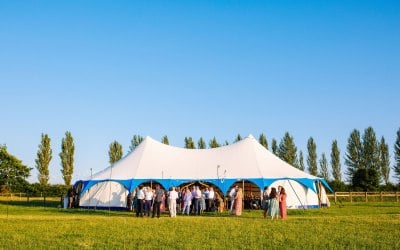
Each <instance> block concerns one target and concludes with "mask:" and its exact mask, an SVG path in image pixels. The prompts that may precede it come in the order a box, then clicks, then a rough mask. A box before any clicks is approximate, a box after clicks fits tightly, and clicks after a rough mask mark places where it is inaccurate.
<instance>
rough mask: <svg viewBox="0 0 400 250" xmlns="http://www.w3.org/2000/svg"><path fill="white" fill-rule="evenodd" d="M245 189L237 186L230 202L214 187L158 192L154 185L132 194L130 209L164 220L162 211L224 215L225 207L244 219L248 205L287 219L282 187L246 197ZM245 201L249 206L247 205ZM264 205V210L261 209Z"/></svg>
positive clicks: (272, 215)
mask: <svg viewBox="0 0 400 250" xmlns="http://www.w3.org/2000/svg"><path fill="white" fill-rule="evenodd" d="M243 195H244V194H243V189H242V188H241V187H239V186H234V187H233V188H232V189H231V190H230V191H229V193H228V197H227V199H223V197H222V196H221V195H220V194H218V193H217V192H215V191H214V189H213V187H211V186H210V187H204V188H201V187H200V186H198V185H192V186H186V187H182V189H181V188H180V187H171V188H170V190H168V191H165V190H163V189H161V187H160V185H159V184H156V185H155V189H152V188H151V187H150V186H142V185H141V186H139V187H138V188H137V189H136V190H135V192H134V193H133V194H129V195H128V197H129V198H128V199H127V200H128V204H127V208H128V209H129V210H133V211H134V214H136V217H144V216H147V217H150V215H151V216H152V217H153V218H154V217H156V216H157V218H160V215H161V213H162V212H166V211H167V210H168V212H169V215H170V217H176V216H177V214H181V215H201V214H203V213H205V212H219V213H221V212H223V211H224V210H225V208H227V209H228V211H229V213H230V214H231V215H234V216H241V215H242V209H243V207H245V204H247V208H249V209H259V208H262V211H263V213H262V214H263V217H264V218H267V216H268V217H270V218H271V219H277V218H281V219H286V218H287V210H286V197H287V194H286V191H285V188H284V187H282V186H278V189H276V188H275V187H271V188H269V187H265V188H264V190H263V192H262V193H261V196H260V197H256V198H254V197H248V196H247V197H244V196H243ZM243 202H245V204H244V203H243ZM258 202H260V204H261V207H260V206H258V204H259V203H258Z"/></svg>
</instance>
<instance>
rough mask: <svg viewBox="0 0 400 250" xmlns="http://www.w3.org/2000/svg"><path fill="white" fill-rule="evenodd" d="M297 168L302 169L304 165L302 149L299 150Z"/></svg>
mask: <svg viewBox="0 0 400 250" xmlns="http://www.w3.org/2000/svg"><path fill="white" fill-rule="evenodd" d="M299 169H300V170H302V171H304V169H305V166H304V157H303V151H301V150H300V153H299Z"/></svg>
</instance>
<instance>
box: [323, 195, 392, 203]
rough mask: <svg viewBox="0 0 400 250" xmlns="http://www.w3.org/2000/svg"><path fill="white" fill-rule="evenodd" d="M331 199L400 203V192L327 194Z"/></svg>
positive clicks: (336, 200)
mask: <svg viewBox="0 0 400 250" xmlns="http://www.w3.org/2000/svg"><path fill="white" fill-rule="evenodd" d="M327 196H328V198H329V199H334V201H335V203H336V202H338V201H342V200H346V201H350V202H353V201H365V202H368V201H375V202H376V201H396V202H399V197H400V192H335V193H334V194H327Z"/></svg>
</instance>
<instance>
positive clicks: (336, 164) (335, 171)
mask: <svg viewBox="0 0 400 250" xmlns="http://www.w3.org/2000/svg"><path fill="white" fill-rule="evenodd" d="M331 167H332V176H333V179H334V180H335V181H338V182H341V181H342V174H341V170H340V168H341V166H340V150H339V147H338V143H337V140H334V141H333V142H332V151H331Z"/></svg>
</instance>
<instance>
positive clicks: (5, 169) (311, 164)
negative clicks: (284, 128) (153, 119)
mask: <svg viewBox="0 0 400 250" xmlns="http://www.w3.org/2000/svg"><path fill="white" fill-rule="evenodd" d="M396 135H397V137H396V141H395V144H394V159H395V162H394V164H393V165H392V166H390V153H389V146H388V144H387V143H386V141H385V138H384V137H383V136H382V137H381V138H380V139H378V138H377V136H376V133H375V131H374V129H373V128H372V127H368V128H366V129H365V130H364V131H363V133H362V134H361V133H360V131H359V130H357V129H354V130H353V131H352V132H351V133H350V136H349V138H348V140H347V146H346V151H345V154H344V157H343V158H344V164H345V165H346V166H347V168H346V169H345V172H344V175H345V176H346V177H347V179H346V180H345V181H344V180H342V166H341V152H340V149H339V147H338V142H337V140H333V141H332V146H331V152H330V161H329V162H328V159H327V156H326V154H325V153H322V154H321V156H320V157H319V158H318V156H317V145H316V142H315V140H314V138H313V137H310V138H309V139H308V141H307V152H306V156H305V157H306V159H304V154H303V152H302V150H297V147H296V145H295V142H294V138H293V136H292V135H290V133H289V132H286V133H285V134H284V136H283V138H282V139H281V140H280V141H279V143H278V141H277V140H276V139H275V138H272V139H271V149H269V144H268V140H267V137H266V136H265V134H263V133H262V134H260V135H259V137H258V141H259V143H260V144H261V145H262V146H264V147H265V148H266V149H268V150H271V152H272V153H274V154H275V155H276V156H278V157H279V158H281V159H282V160H284V161H286V162H287V163H289V164H290V165H292V166H294V167H296V168H298V169H300V170H302V171H307V172H308V173H310V174H311V175H314V176H319V177H322V178H324V179H326V180H327V181H328V182H329V183H330V185H331V186H332V188H333V189H334V190H336V191H344V190H346V189H347V190H362V191H374V190H378V189H379V188H381V187H382V186H384V187H385V188H388V189H392V190H393V189H395V186H394V185H393V184H392V183H390V182H389V177H390V171H391V169H393V171H394V176H395V177H396V178H397V179H398V180H399V183H398V188H400V128H399V129H398V131H397V134H396ZM143 140H144V138H143V137H142V136H141V135H134V136H133V137H132V139H131V142H130V146H129V150H128V153H130V152H132V151H134V150H135V149H136V147H138V146H139V145H140V143H141V142H142V141H143ZM240 140H242V136H241V135H240V134H238V135H237V136H236V137H235V138H234V140H233V142H234V143H235V142H238V141H240ZM161 142H162V143H164V144H167V145H169V139H168V136H167V135H165V136H163V137H162V138H161ZM226 145H229V142H228V141H226V140H225V141H224V142H223V143H220V142H218V140H217V139H216V137H213V138H212V139H210V140H209V141H208V143H206V141H205V140H204V139H203V138H202V137H200V138H199V139H198V140H197V142H196V141H195V140H194V139H193V138H192V137H190V136H189V137H185V138H184V147H185V148H187V149H206V148H217V147H221V146H226ZM52 153H53V152H52V148H51V140H50V138H49V136H48V135H47V134H42V135H41V142H40V144H39V145H38V151H37V158H36V160H35V167H36V169H37V171H38V183H37V184H35V185H39V186H47V185H48V181H49V176H50V174H49V164H50V161H51V160H52ZM74 153H75V146H74V139H73V137H72V134H71V133H70V132H69V131H67V132H66V133H65V137H64V138H63V139H62V142H61V152H60V153H59V157H60V159H61V174H62V177H63V180H64V184H65V185H66V186H69V185H71V180H72V176H73V172H74ZM108 155H109V163H110V164H113V163H115V162H117V161H119V160H120V159H121V158H122V157H123V149H122V145H121V144H120V143H119V142H117V141H116V140H115V141H113V142H111V143H110V145H109V150H108ZM304 162H306V163H307V166H306V165H305V163H304ZM31 170H32V168H29V167H27V166H25V165H23V164H22V162H21V161H20V160H19V159H18V158H17V157H15V156H13V155H12V154H10V153H8V151H7V147H6V145H0V187H1V189H0V192H4V191H10V190H13V191H15V190H21V189H24V188H26V186H28V185H29V184H28V183H27V181H26V178H27V177H29V176H30V171H31ZM345 182H347V183H348V184H346V183H345ZM382 184H383V185H382Z"/></svg>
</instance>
